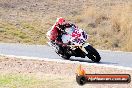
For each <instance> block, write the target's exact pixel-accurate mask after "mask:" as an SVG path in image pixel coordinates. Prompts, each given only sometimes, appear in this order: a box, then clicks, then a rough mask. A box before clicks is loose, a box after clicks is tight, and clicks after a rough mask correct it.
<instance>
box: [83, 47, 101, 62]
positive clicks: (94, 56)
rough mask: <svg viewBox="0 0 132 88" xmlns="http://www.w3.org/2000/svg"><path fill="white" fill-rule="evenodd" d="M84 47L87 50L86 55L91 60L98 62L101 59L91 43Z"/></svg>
mask: <svg viewBox="0 0 132 88" xmlns="http://www.w3.org/2000/svg"><path fill="white" fill-rule="evenodd" d="M85 49H86V51H87V52H88V54H87V57H88V58H89V59H91V60H92V61H93V62H99V61H100V60H101V57H100V55H99V53H98V52H97V50H96V49H94V48H93V47H92V46H91V45H88V46H86V47H85Z"/></svg>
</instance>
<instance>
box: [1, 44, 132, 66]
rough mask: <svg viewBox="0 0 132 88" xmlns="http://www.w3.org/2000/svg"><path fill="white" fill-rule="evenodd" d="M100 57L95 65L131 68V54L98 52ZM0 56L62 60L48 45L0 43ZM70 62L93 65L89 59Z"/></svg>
mask: <svg viewBox="0 0 132 88" xmlns="http://www.w3.org/2000/svg"><path fill="white" fill-rule="evenodd" d="M98 51H99V53H100V55H101V58H102V59H101V62H100V63H97V64H107V65H115V66H124V67H130V68H131V67H132V52H121V51H108V50H98ZM0 54H6V55H16V56H28V57H39V58H42V59H44V58H49V59H62V58H61V57H59V56H58V55H57V54H56V53H55V52H54V50H53V49H52V48H51V47H49V46H48V45H25V44H12V43H0ZM70 60H71V61H80V62H87V63H93V62H92V61H91V60H90V59H88V58H87V57H86V58H79V57H71V59H70Z"/></svg>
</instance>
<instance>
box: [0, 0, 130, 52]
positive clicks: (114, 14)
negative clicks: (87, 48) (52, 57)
mask: <svg viewBox="0 0 132 88" xmlns="http://www.w3.org/2000/svg"><path fill="white" fill-rule="evenodd" d="M131 15H132V1H131V0H127V1H126V0H116V1H112V0H91V1H87V0H72V1H71V0H67V1H65V0H48V1H42V0H38V1H34V0H22V1H17V0H12V1H10V2H8V0H6V1H5V0H1V1H0V41H1V42H20V43H29V44H45V43H46V40H47V39H46V35H45V33H46V32H47V31H48V30H49V28H50V27H51V26H52V25H53V23H54V21H55V20H56V18H57V17H60V16H61V17H65V18H66V19H67V20H68V21H71V22H73V23H75V24H76V25H78V26H79V27H80V28H83V29H85V30H86V31H87V32H88V33H89V35H90V38H89V40H88V41H89V42H90V43H91V44H92V45H93V46H94V47H96V48H99V49H111V50H125V51H132V39H131V31H132V29H131V28H132V16H131Z"/></svg>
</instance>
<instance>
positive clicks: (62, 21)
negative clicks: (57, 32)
mask: <svg viewBox="0 0 132 88" xmlns="http://www.w3.org/2000/svg"><path fill="white" fill-rule="evenodd" d="M64 22H65V19H64V18H62V17H59V18H57V20H56V23H57V24H60V25H62V24H63V23H64Z"/></svg>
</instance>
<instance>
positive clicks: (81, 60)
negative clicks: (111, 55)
mask: <svg viewBox="0 0 132 88" xmlns="http://www.w3.org/2000/svg"><path fill="white" fill-rule="evenodd" d="M69 60H70V61H79V62H88V63H95V62H93V61H91V60H90V59H89V60H84V59H72V58H71V59H69ZM97 64H109V65H110V64H118V63H113V62H102V61H101V62H99V63H97Z"/></svg>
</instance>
